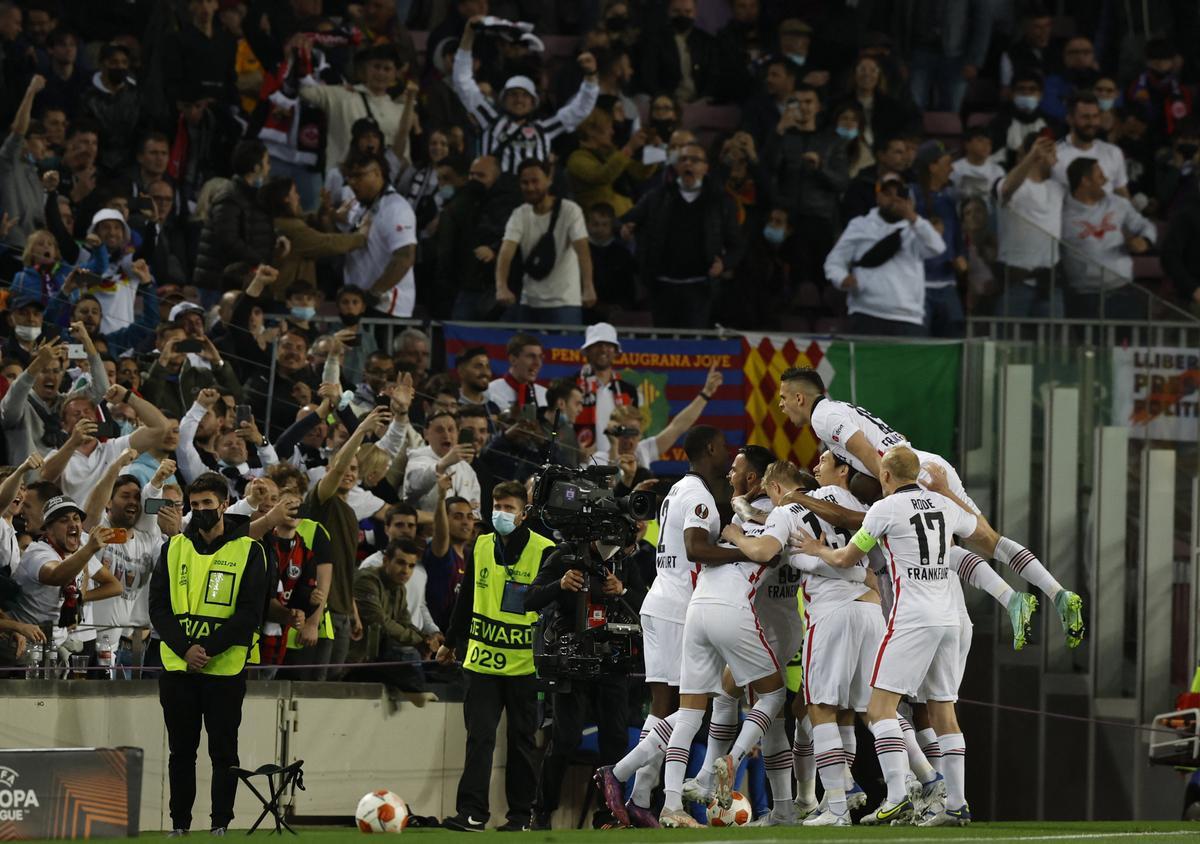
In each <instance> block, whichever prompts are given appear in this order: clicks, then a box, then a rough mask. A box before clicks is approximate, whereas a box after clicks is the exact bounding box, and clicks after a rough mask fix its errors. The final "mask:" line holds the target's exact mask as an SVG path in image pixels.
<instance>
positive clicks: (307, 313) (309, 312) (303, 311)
mask: <svg viewBox="0 0 1200 844" xmlns="http://www.w3.org/2000/svg"><path fill="white" fill-rule="evenodd" d="M316 315H317V309H316V308H292V316H294V317H295V318H296V319H298V320H300V321H301V322H308V321H309V320H310V319H312V318H313V317H315V316H316Z"/></svg>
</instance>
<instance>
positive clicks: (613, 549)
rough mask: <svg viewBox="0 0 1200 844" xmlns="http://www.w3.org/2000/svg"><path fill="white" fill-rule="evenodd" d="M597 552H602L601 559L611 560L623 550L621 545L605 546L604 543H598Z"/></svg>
mask: <svg viewBox="0 0 1200 844" xmlns="http://www.w3.org/2000/svg"><path fill="white" fill-rule="evenodd" d="M596 550H597V551H599V552H600V557H601V559H604V560H611V559H612V558H613V557H614V556H616V553H617V552H618V551H620V550H621V546H620V545H605V544H604V543H603V542H597V543H596Z"/></svg>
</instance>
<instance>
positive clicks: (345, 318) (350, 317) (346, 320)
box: [342, 314, 362, 325]
mask: <svg viewBox="0 0 1200 844" xmlns="http://www.w3.org/2000/svg"><path fill="white" fill-rule="evenodd" d="M361 321H362V314H342V325H358V324H359V323H360V322H361Z"/></svg>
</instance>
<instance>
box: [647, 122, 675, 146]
mask: <svg viewBox="0 0 1200 844" xmlns="http://www.w3.org/2000/svg"><path fill="white" fill-rule="evenodd" d="M650 127H651V128H652V129H653V130H654V134H656V135H658V139H659V140H660V141H662V142H663V143H666V142H667V141H669V140H670V139H671V133H672V132H674V131H675V121H674V120H651V121H650Z"/></svg>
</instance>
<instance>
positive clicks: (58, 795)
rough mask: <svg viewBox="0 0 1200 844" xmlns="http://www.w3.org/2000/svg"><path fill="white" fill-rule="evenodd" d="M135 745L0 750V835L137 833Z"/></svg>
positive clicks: (116, 835)
mask: <svg viewBox="0 0 1200 844" xmlns="http://www.w3.org/2000/svg"><path fill="white" fill-rule="evenodd" d="M141 802H142V750H141V748H139V747H118V748H107V749H97V748H62V749H45V750H0V840H2V841H21V840H30V839H37V838H129V837H137V834H138V817H139V814H140V812H141Z"/></svg>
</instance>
